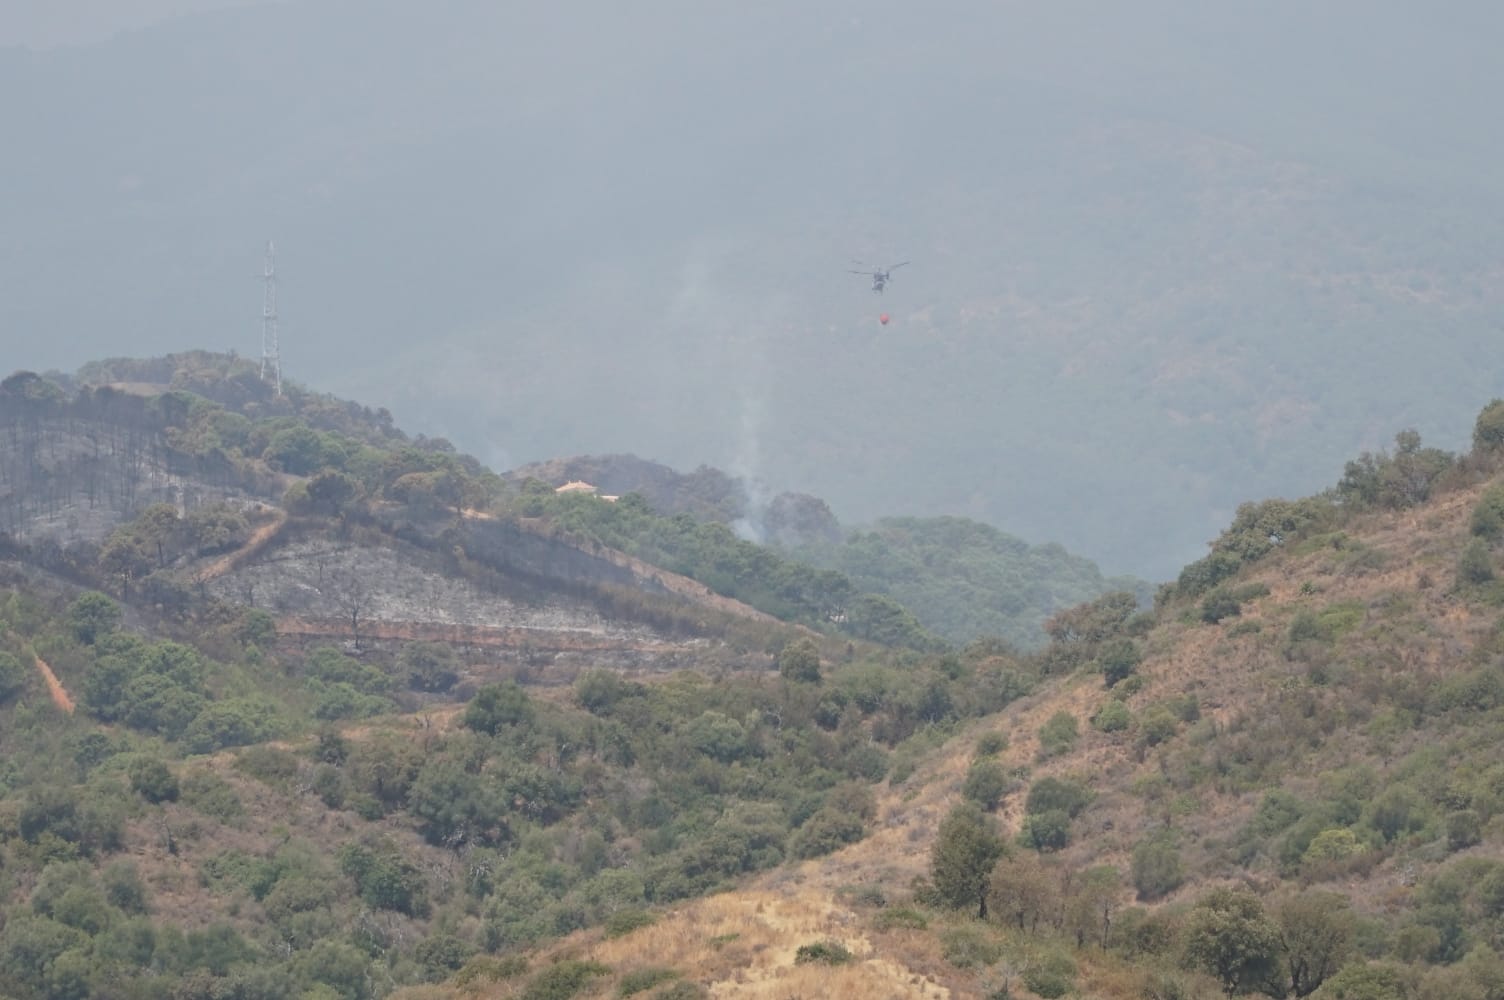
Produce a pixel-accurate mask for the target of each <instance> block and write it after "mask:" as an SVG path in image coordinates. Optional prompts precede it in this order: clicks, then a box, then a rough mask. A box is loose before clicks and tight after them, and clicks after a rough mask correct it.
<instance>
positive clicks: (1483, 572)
mask: <svg viewBox="0 0 1504 1000" xmlns="http://www.w3.org/2000/svg"><path fill="white" fill-rule="evenodd" d="M1493 578H1494V559H1493V555H1492V554H1491V553H1490V552H1489V550H1488V544H1487V543H1486V542H1484V541H1483V539H1481V538H1474V539H1473V540H1472V541H1471V542H1468V543H1467V547H1466V548H1464V549H1463V550H1462V556H1461V557H1460V558H1459V559H1458V560H1457V585H1458V586H1459V587H1476V586H1479V585H1480V584H1484V583H1488V582H1489V581H1490V580H1492V579H1493Z"/></svg>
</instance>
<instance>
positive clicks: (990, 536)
mask: <svg viewBox="0 0 1504 1000" xmlns="http://www.w3.org/2000/svg"><path fill="white" fill-rule="evenodd" d="M795 552H796V553H797V554H798V556H799V557H800V558H803V559H808V560H809V561H811V562H812V563H814V564H815V565H817V566H820V567H822V568H827V569H834V570H838V571H840V572H841V573H844V574H846V575H847V576H848V577H850V578H851V581H852V582H853V583H854V584H856V585H857V587H859V588H860V589H862V590H870V591H872V592H873V593H877V594H886V595H887V596H889V597H891V598H893V599H894V600H895V601H897V602H898V603H899V604H902V605H903V606H904V607H906V608H908V609H909V610H911V611H913V612H914V615H915V617H917V618H918V619H919V620H920V621H921V622H923V623H924V624H925V627H926V628H928V629H930V630H931V631H932V632H934V633H935V634H936V635H938V636H940V637H941V638H943V639H946V640H948V641H950V642H953V643H957V644H962V645H964V644H965V643H968V642H971V641H973V640H976V639H981V638H984V637H989V636H991V637H996V638H1002V639H1006V640H1008V641H1009V642H1011V643H1013V644H1014V645H1015V646H1017V647H1018V648H1019V649H1036V648H1038V647H1040V646H1042V645H1044V644H1045V642H1046V641H1047V636H1046V635H1045V632H1044V622H1045V619H1047V618H1049V617H1050V616H1051V615H1053V614H1054V613H1056V612H1057V611H1063V610H1065V609H1066V608H1070V607H1074V606H1076V605H1078V604H1083V603H1085V602H1087V601H1090V600H1093V599H1095V598H1097V597H1100V596H1102V594H1104V593H1106V592H1107V591H1110V590H1128V591H1135V592H1136V596H1137V597H1138V598H1139V599H1140V600H1141V601H1144V602H1147V601H1148V600H1149V599H1150V598H1151V596H1152V595H1151V594H1150V592H1149V591H1150V587H1149V585H1148V584H1146V583H1144V582H1143V581H1141V580H1134V579H1131V578H1119V579H1108V578H1105V577H1103V576H1102V573H1101V571H1100V570H1099V569H1098V568H1097V566H1096V564H1095V563H1093V562H1091V561H1090V560H1088V559H1083V558H1081V557H1080V556H1073V555H1071V554H1070V553H1068V552H1066V551H1065V549H1063V548H1061V547H1060V546H1059V545H1037V546H1034V545H1029V544H1028V543H1027V542H1024V541H1022V540H1020V539H1017V538H1014V537H1012V536H1011V535H1008V534H1005V533H1004V532H1001V531H998V530H997V529H996V528H993V527H991V526H989V525H985V524H979V523H978V522H976V521H970V520H967V519H965V518H958V517H940V518H915V517H890V518H883V519H882V520H879V521H877V522H876V523H875V524H872V525H870V526H868V527H865V528H860V529H857V530H856V531H854V532H852V533H851V534H850V535H849V536H848V537H847V538H846V539H845V540H843V541H842V542H840V543H839V544H826V545H817V546H809V547H805V548H800V549H796V550H795Z"/></svg>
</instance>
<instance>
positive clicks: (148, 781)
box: [126, 757, 179, 803]
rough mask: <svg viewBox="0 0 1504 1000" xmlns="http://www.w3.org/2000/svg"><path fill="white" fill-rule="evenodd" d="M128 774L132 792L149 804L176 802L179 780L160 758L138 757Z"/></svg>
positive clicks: (132, 762)
mask: <svg viewBox="0 0 1504 1000" xmlns="http://www.w3.org/2000/svg"><path fill="white" fill-rule="evenodd" d="M126 773H127V774H128V775H129V776H130V779H131V790H132V791H135V792H136V793H138V794H139V795H140V796H141V797H142V798H143V799H145V800H146V801H148V802H153V803H156V802H176V801H177V800H178V792H179V788H178V779H177V775H175V774H173V773H172V769H171V768H169V767H168V766H167V764H166V763H165V762H163V760H162V759H161V758H160V757H137V758H136V759H135V760H133V761H131V765H130V767H129V768H128V769H127V771H126Z"/></svg>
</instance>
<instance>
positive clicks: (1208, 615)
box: [1201, 590, 1243, 625]
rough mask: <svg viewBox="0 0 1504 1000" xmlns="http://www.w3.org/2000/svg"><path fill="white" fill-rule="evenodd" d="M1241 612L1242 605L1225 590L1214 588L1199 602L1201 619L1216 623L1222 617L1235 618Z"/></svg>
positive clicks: (1212, 623) (1209, 623) (1210, 623)
mask: <svg viewBox="0 0 1504 1000" xmlns="http://www.w3.org/2000/svg"><path fill="white" fill-rule="evenodd" d="M1242 613H1243V605H1242V604H1241V603H1239V602H1238V599H1237V598H1236V597H1234V596H1232V594H1230V593H1228V592H1227V591H1225V590H1214V591H1212V592H1211V593H1210V594H1207V595H1206V598H1205V599H1204V600H1203V601H1202V602H1201V620H1202V621H1204V622H1206V623H1207V624H1208V625H1216V624H1218V623H1220V622H1221V621H1222V619H1224V618H1236V617H1237V616H1238V615H1241V614H1242Z"/></svg>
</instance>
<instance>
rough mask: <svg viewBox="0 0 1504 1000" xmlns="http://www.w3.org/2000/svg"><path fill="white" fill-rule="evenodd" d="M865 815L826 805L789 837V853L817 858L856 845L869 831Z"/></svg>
mask: <svg viewBox="0 0 1504 1000" xmlns="http://www.w3.org/2000/svg"><path fill="white" fill-rule="evenodd" d="M866 832H867V829H866V827H865V826H864V825H863V823H862V818H861V817H860V816H857V815H853V814H852V813H849V812H845V811H843V810H838V809H832V808H830V807H828V806H827V807H826V808H824V809H821V810H820V811H819V812H817V813H815V814H814V815H813V816H811V817H810V818H809V819H807V820H805V822H804V825H803V826H801V827H800V828H799V829H798V830H796V831H795V832H794V835H793V837H791V838H790V839H789V853H791V854H793V855H794V857H796V858H815V857H819V856H820V855H822V854H829V853H830V852H832V851H835V850H839V849H840V848H842V847H845V846H846V845H847V844H854V843H856V842H857V841H858V840H861V839H862V837H863V836H864V835H865V834H866Z"/></svg>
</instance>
